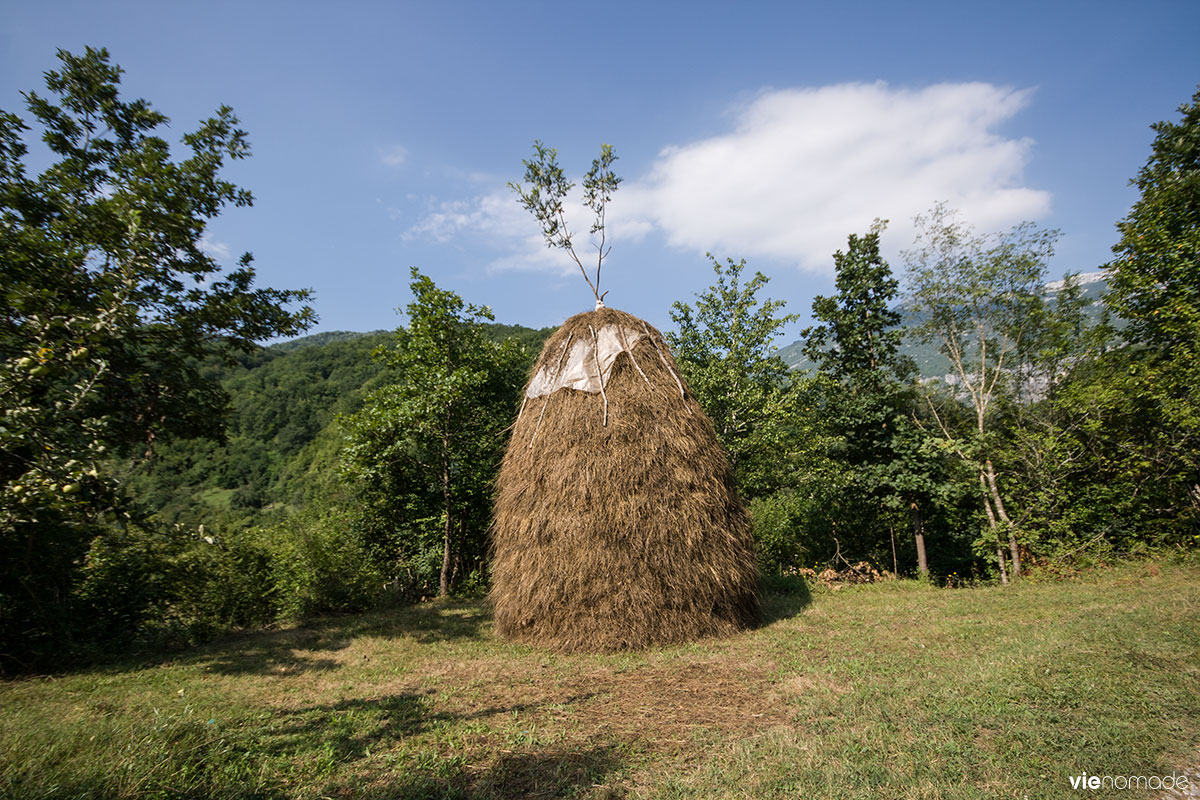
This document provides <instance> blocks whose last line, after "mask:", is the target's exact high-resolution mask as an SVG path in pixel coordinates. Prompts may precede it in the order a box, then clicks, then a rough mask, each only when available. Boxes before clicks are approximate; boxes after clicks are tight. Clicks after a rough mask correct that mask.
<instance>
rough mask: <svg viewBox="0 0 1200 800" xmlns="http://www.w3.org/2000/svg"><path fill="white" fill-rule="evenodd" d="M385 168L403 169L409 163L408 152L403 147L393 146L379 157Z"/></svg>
mask: <svg viewBox="0 0 1200 800" xmlns="http://www.w3.org/2000/svg"><path fill="white" fill-rule="evenodd" d="M379 160H380V161H382V162H383V165H384V166H385V167H402V166H404V164H405V162H407V161H408V150H407V149H406V148H404V147H403V146H402V145H398V144H397V145H393V146H391V147H389V148H388V149H387V150H385V151H384V152H383V155H381V156H380V157H379Z"/></svg>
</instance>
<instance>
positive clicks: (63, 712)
mask: <svg viewBox="0 0 1200 800" xmlns="http://www.w3.org/2000/svg"><path fill="white" fill-rule="evenodd" d="M0 708H2V709H3V712H2V714H0V795H2V796H4V797H13V798H44V797H72V798H74V797H96V798H100V797H106V798H107V797H114V798H117V797H128V798H142V797H146V798H150V797H153V798H159V797H196V798H201V797H212V798H226V797H228V798H233V797H239V798H241V797H260V798H291V797H296V798H318V797H361V798H377V799H382V798H442V797H460V798H524V797H529V798H541V797H589V798H618V797H655V798H714V797H716V798H721V797H731V798H732V797H737V798H743V797H749V798H808V797H830V798H835V797H836V798H860V797H861V798H866V797H871V798H881V797H882V798H997V797H1000V798H1008V797H1011V798H1026V797H1028V798H1055V797H1064V798H1067V797H1103V796H1121V797H1145V796H1150V795H1149V794H1148V793H1146V792H1142V793H1141V794H1139V793H1138V792H1137V791H1134V790H1126V791H1113V792H1110V793H1108V794H1107V795H1106V793H1105V792H1104V791H1080V790H1076V789H1072V787H1071V785H1070V783H1069V778H1070V776H1072V775H1078V774H1080V773H1082V772H1087V773H1088V774H1089V775H1113V776H1164V775H1169V774H1171V773H1172V772H1173V771H1174V772H1176V773H1178V772H1179V770H1180V768H1182V767H1193V766H1195V765H1197V764H1198V763H1200V751H1198V749H1197V746H1198V745H1200V568H1198V567H1196V566H1194V565H1192V566H1186V565H1178V564H1175V565H1170V564H1163V563H1144V564H1137V565H1127V566H1122V567H1117V568H1113V569H1109V570H1104V571H1098V572H1094V573H1090V574H1087V575H1084V576H1082V577H1077V578H1075V579H1073V580H1071V581H1066V582H1037V581H1026V582H1024V583H1021V584H1019V585H1015V586H1012V587H980V588H973V589H955V590H949V589H937V588H932V587H929V586H926V585H923V584H919V583H913V582H892V583H886V584H878V585H873V586H860V587H848V588H845V589H843V590H841V591H836V592H835V591H829V590H820V591H814V593H813V594H812V595H811V596H810V595H809V594H808V593H807V591H799V592H793V593H790V594H788V593H776V594H770V595H768V596H767V619H766V621H765V622H764V624H763V625H762V626H761V627H760V628H758V629H756V630H753V631H750V632H747V633H745V634H743V635H740V636H738V637H735V638H732V639H728V640H720V641H705V642H701V643H697V644H692V645H686V646H677V647H668V648H662V649H656V650H652V651H649V652H642V653H633V654H624V655H607V656H569V657H568V656H556V655H552V654H548V653H544V652H539V651H537V650H532V649H529V648H526V647H519V646H515V645H511V644H508V643H506V642H503V641H499V640H497V639H495V638H494V637H493V636H492V634H491V623H490V619H489V616H488V614H487V611H486V608H485V606H484V604H483V603H481V602H461V601H459V602H448V603H429V604H424V605H421V606H418V607H414V608H408V609H401V610H396V611H389V612H379V613H374V614H368V615H363V616H347V617H337V618H327V619H322V620H319V621H316V622H313V623H310V624H308V625H306V626H303V627H300V628H296V629H292V630H283V631H270V632H257V633H245V634H240V635H237V636H233V637H230V638H227V639H224V640H222V641H220V642H217V643H214V644H212V645H210V646H207V647H204V648H201V649H197V650H194V651H189V652H187V653H184V654H180V655H177V656H176V657H174V658H173V659H172V660H170V661H165V662H161V663H143V664H138V665H130V664H125V665H121V666H113V667H108V668H103V669H93V670H88V671H82V672H71V673H67V674H62V675H55V676H53V677H38V678H27V679H22V680H15V681H9V682H5V683H0Z"/></svg>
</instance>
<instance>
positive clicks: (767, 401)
mask: <svg viewBox="0 0 1200 800" xmlns="http://www.w3.org/2000/svg"><path fill="white" fill-rule="evenodd" d="M708 258H709V259H710V260H711V261H712V266H713V272H714V273H715V274H716V283H715V284H713V285H712V286H710V287H709V288H708V289H707V290H706V291H705V292H703V293H702V294H700V295H698V296H697V297H698V299H697V302H696V308H695V310H694V311H693V309H692V307H691V306H690V305H688V304H686V303H683V302H678V301H677V302H675V303H674V304H673V305H672V306H671V319H672V320H673V321H674V322H675V325H676V326H677V327H678V330H677V331H673V332H670V333H668V334H667V339H668V341H669V343H670V345H671V349H672V351H673V352H674V354H675V358H676V360H677V361H678V363H679V369H680V371H681V372H682V373H683V376H684V378H685V379H686V380H687V382H688V385H689V386H690V387H691V388H692V391H693V392H695V393H696V399H697V400H698V401H699V402H700V405H701V406H702V407H703V408H704V411H705V413H707V414H708V416H709V418H710V419H711V420H712V421H713V425H714V426H716V430H717V436H718V438H720V440H721V444H723V445H724V446H725V449H726V451H727V452H728V454H729V461H730V466H731V467H732V468H733V472H734V476H735V478H736V480H737V482H738V488H739V490H740V491H741V492H742V493H743V494H744V495H745V496H747V497H756V496H761V495H765V494H770V493H771V492H772V491H774V490H775V489H776V488H778V486H780V485H781V484H782V483H783V482H785V481H786V476H787V474H788V472H789V469H790V468H789V461H790V460H791V459H792V458H794V456H795V455H796V454H795V452H794V451H795V446H794V445H795V442H794V440H793V439H792V436H791V434H792V432H793V422H794V420H793V417H794V411H795V407H796V402H797V393H796V391H795V388H794V384H793V382H792V380H791V375H790V373H789V370H788V368H787V365H786V364H784V363H783V361H782V360H780V359H779V357H778V356H776V355H774V350H775V346H774V343H775V340H776V339H777V338H778V337H779V336H780V335H781V334H782V330H783V327H784V326H785V325H786V324H787V323H789V322H792V321H793V320H795V319H796V315H794V314H782V315H781V314H779V313H778V312H779V311H780V310H781V309H782V308H783V306H784V302H783V301H781V300H769V299H768V300H765V301H763V302H762V303H761V304H760V302H759V300H758V299H757V297H756V295H757V294H758V292H759V290H760V289H762V287H763V286H765V285H766V283H767V280H768V279H767V277H766V276H765V275H763V274H762V273H761V272H756V273H755V274H754V277H753V278H751V279H750V280H749V281H747V282H746V283H745V284H742V283H741V275H742V272H743V271H744V270H745V268H746V262H745V260H742V261H739V262H738V263H734V261H733V259H727V260H726V265H725V266H722V265H721V262H720V261H718V260H717V259H716V258H714V257H713V256H712V255H711V254H710V255H709V256H708Z"/></svg>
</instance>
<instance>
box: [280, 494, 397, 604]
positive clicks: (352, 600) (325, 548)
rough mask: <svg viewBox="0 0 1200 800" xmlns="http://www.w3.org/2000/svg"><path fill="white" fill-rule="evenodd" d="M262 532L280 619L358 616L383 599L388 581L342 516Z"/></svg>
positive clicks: (299, 520) (309, 517)
mask: <svg viewBox="0 0 1200 800" xmlns="http://www.w3.org/2000/svg"><path fill="white" fill-rule="evenodd" d="M266 533H269V534H270V537H269V541H270V543H271V545H270V546H271V549H272V557H273V560H274V565H273V569H274V575H273V579H272V580H273V585H274V590H275V593H276V595H277V597H278V599H279V604H280V606H279V609H280V613H281V614H282V616H283V617H285V618H288V619H299V618H301V617H304V616H307V615H310V614H316V613H320V612H326V611H362V610H365V609H368V608H370V607H372V606H374V605H376V604H377V603H378V602H379V601H380V600H381V599H382V598H383V596H384V588H385V584H386V583H387V582H388V576H387V575H386V573H385V572H384V571H383V570H382V569H380V567H379V566H378V562H379V561H380V559H379V558H378V557H377V554H376V553H373V552H372V548H370V547H369V546H368V545H367V544H366V542H364V541H363V539H362V537H361V535H360V534H359V533H358V530H357V528H356V526H355V525H353V524H352V521H351V520H350V519H348V518H347V516H346V515H345V514H343V513H339V512H337V511H332V512H326V513H324V514H307V513H306V514H299V515H296V516H294V517H289V518H288V519H286V520H285V521H284V522H282V523H280V524H279V525H277V526H275V527H274V528H271V529H268V531H266Z"/></svg>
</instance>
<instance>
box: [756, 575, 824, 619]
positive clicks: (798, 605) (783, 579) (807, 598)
mask: <svg viewBox="0 0 1200 800" xmlns="http://www.w3.org/2000/svg"><path fill="white" fill-rule="evenodd" d="M759 591H760V592H761V593H762V611H761V613H760V614H759V626H760V627H766V626H767V625H770V624H772V623H774V622H779V621H780V620H784V619H790V618H791V617H795V616H797V615H799V614H800V613H801V612H803V611H804V609H805V608H807V607H808V606H809V605H810V604H811V603H812V592H810V591H809V589H808V583H807V582H806V581H805V580H804V578H802V577H800V576H799V575H763V576H762V580H761V582H760V585H759Z"/></svg>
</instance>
